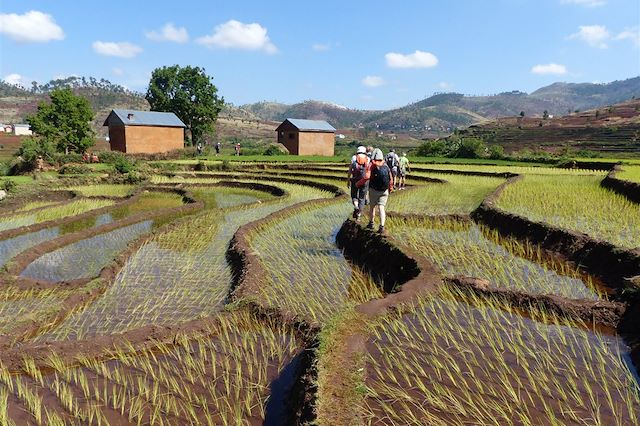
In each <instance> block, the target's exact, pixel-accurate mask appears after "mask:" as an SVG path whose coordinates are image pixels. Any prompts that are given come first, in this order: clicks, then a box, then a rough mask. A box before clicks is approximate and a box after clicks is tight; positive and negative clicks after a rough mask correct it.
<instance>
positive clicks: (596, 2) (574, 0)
mask: <svg viewBox="0 0 640 426" xmlns="http://www.w3.org/2000/svg"><path fill="white" fill-rule="evenodd" d="M560 3H562V4H577V5H578V6H584V7H598V6H604V5H605V4H607V2H606V0H560Z"/></svg>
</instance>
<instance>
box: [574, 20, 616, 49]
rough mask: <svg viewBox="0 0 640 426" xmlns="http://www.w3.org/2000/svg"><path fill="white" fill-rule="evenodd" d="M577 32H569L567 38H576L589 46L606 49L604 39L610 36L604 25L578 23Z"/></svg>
mask: <svg viewBox="0 0 640 426" xmlns="http://www.w3.org/2000/svg"><path fill="white" fill-rule="evenodd" d="M578 28H579V31H578V32H577V33H574V34H571V35H570V36H569V39H578V40H582V41H584V42H585V43H587V44H588V45H589V46H591V47H597V48H599V49H606V48H607V43H606V41H607V40H608V39H609V38H610V35H609V31H607V28H606V27H605V26H604V25H580V26H579V27H578Z"/></svg>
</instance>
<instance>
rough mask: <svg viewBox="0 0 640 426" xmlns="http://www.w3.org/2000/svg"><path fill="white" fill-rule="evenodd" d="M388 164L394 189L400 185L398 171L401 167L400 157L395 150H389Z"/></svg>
mask: <svg viewBox="0 0 640 426" xmlns="http://www.w3.org/2000/svg"><path fill="white" fill-rule="evenodd" d="M386 162H387V166H389V170H391V180H392V181H393V189H396V187H397V186H398V181H397V180H398V173H399V170H398V169H399V167H400V157H398V154H396V152H395V150H393V149H392V150H391V151H389V153H388V154H387V157H386Z"/></svg>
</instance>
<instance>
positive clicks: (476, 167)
mask: <svg viewBox="0 0 640 426" xmlns="http://www.w3.org/2000/svg"><path fill="white" fill-rule="evenodd" d="M411 170H412V172H420V171H423V170H459V171H463V172H474V171H475V172H485V173H515V174H523V175H546V176H579V175H581V176H582V175H598V176H604V175H605V174H606V173H607V171H606V170H605V169H604V167H603V169H602V170H584V169H565V168H558V167H524V166H498V165H483V164H413V165H412V166H411Z"/></svg>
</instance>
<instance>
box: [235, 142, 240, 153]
mask: <svg viewBox="0 0 640 426" xmlns="http://www.w3.org/2000/svg"><path fill="white" fill-rule="evenodd" d="M239 155H240V143H239V142H238V143H237V144H236V156H239Z"/></svg>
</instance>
